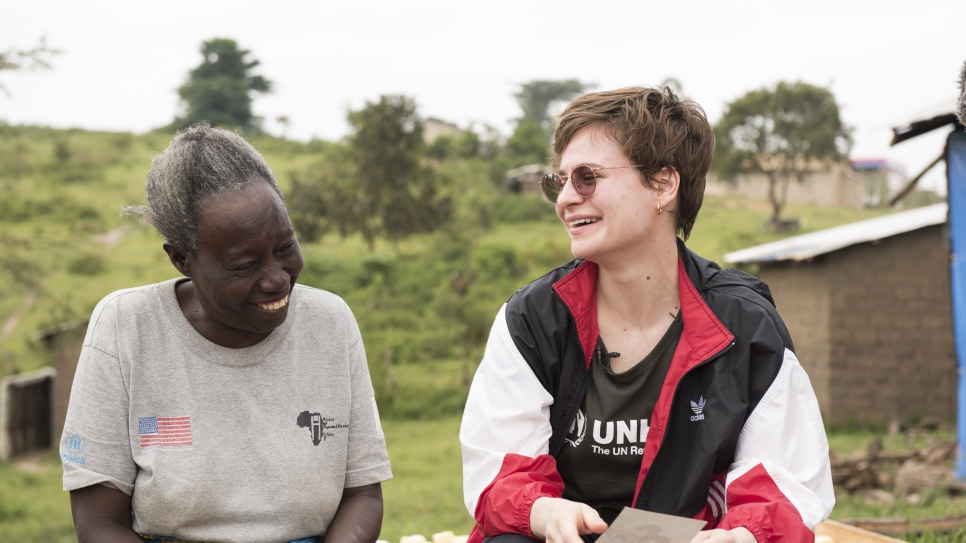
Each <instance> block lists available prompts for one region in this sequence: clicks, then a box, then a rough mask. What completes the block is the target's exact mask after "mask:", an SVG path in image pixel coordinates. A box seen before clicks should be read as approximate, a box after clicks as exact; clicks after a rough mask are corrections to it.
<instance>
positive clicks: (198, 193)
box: [122, 122, 282, 253]
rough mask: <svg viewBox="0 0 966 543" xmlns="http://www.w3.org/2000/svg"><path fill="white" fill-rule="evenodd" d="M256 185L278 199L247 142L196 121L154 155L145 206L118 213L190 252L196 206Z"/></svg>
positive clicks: (269, 177) (267, 173) (193, 244)
mask: <svg viewBox="0 0 966 543" xmlns="http://www.w3.org/2000/svg"><path fill="white" fill-rule="evenodd" d="M259 181H262V182H265V183H268V184H269V185H270V186H271V187H272V188H273V189H275V192H276V193H278V196H279V198H281V197H282V190H281V189H280V188H279V186H278V182H277V181H276V180H275V176H274V175H273V174H272V170H271V168H269V167H268V164H267V163H266V162H265V159H263V158H262V156H261V155H260V154H258V151H256V150H255V148H254V147H252V145H251V144H250V143H248V142H247V141H245V139H244V138H242V137H241V136H239V135H238V134H236V133H234V132H229V131H227V130H223V129H221V128H212V127H211V126H209V125H208V123H207V122H202V123H198V124H196V125H193V126H190V127H188V128H187V129H185V130H183V131H181V132H179V133H178V134H177V135H176V136H175V137H174V139H173V140H171V143H170V144H168V148H167V149H165V150H164V151H163V152H161V154H159V155H157V156H155V157H154V161H153V162H152V163H151V171H149V172H148V178H147V181H145V183H144V196H145V200H146V201H147V205H144V206H126V207H125V208H124V209H123V210H122V213H123V214H127V215H135V216H138V217H141V219H143V220H144V221H146V222H148V223H150V224H151V225H153V226H154V227H155V228H156V229H157V230H158V233H160V234H161V236H163V237H164V238H165V239H167V240H168V242H169V243H171V244H172V245H174V246H175V247H178V248H179V249H181V250H182V251H186V252H189V253H191V252H194V250H195V249H196V248H197V247H198V243H200V242H201V237H200V234H199V232H198V223H199V221H200V218H201V206H202V205H203V204H204V203H205V202H206V201H207V200H208V199H210V198H212V197H214V196H218V195H220V194H223V193H225V192H228V191H239V190H241V189H242V188H244V187H246V186H247V185H249V184H251V183H256V182H259Z"/></svg>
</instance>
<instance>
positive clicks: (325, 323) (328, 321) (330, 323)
mask: <svg viewBox="0 0 966 543" xmlns="http://www.w3.org/2000/svg"><path fill="white" fill-rule="evenodd" d="M292 300H293V303H294V304H295V311H296V315H295V318H297V319H298V321H297V326H298V327H299V328H304V327H309V328H310V329H312V330H314V331H318V330H319V329H320V328H321V329H329V330H332V329H336V328H341V329H344V330H349V331H350V334H351V335H357V332H353V330H358V325H357V324H356V319H355V316H354V315H353V314H352V310H351V309H350V308H349V305H348V304H347V303H346V302H345V300H343V299H342V298H341V297H339V296H338V295H336V294H333V293H331V292H329V291H327V290H322V289H318V288H315V287H310V286H307V285H301V284H296V285H295V290H294V291H293V293H292ZM313 333H314V332H313Z"/></svg>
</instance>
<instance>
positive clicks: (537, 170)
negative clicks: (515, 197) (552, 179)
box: [503, 164, 550, 194]
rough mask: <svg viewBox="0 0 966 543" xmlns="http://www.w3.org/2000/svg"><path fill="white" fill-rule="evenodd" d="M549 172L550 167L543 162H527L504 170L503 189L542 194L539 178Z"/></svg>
mask: <svg viewBox="0 0 966 543" xmlns="http://www.w3.org/2000/svg"><path fill="white" fill-rule="evenodd" d="M548 173H550V169H549V168H547V167H546V166H544V165H543V164H527V165H526V166H520V167H519V168H513V169H512V170H510V171H508V172H506V177H505V178H504V182H503V189H504V190H506V191H507V192H513V193H517V194H526V193H532V194H542V191H541V190H540V180H541V179H543V176H544V175H546V174H548Z"/></svg>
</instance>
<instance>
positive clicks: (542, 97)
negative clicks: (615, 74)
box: [507, 79, 593, 162]
mask: <svg viewBox="0 0 966 543" xmlns="http://www.w3.org/2000/svg"><path fill="white" fill-rule="evenodd" d="M592 86H593V84H590V83H583V82H581V81H579V80H577V79H563V80H539V79H538V80H533V81H530V82H529V83H523V84H521V85H520V90H519V92H517V93H516V94H514V95H513V97H514V98H516V100H517V104H519V105H520V110H521V112H522V113H523V116H522V117H520V118H519V119H517V126H516V128H515V129H514V131H513V135H512V136H510V139H508V140H507V152H508V153H509V154H510V156H512V157H514V158H515V159H517V160H518V161H520V162H543V161H544V160H546V157H547V155H549V154H550V151H549V147H550V134H551V132H552V130H551V128H552V126H553V117H552V116H551V113H550V110H551V108H552V107H553V106H554V105H555V104H558V103H560V102H566V101H569V100H571V99H573V98H574V97H575V96H577V95H578V94H581V93H583V92H585V91H586V90H587V89H589V88H590V87H592Z"/></svg>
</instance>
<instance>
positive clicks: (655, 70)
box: [0, 0, 966, 186]
mask: <svg viewBox="0 0 966 543" xmlns="http://www.w3.org/2000/svg"><path fill="white" fill-rule="evenodd" d="M40 36H46V37H47V41H48V44H49V45H51V46H53V47H56V48H59V49H62V50H63V51H64V54H63V55H61V56H58V57H56V58H55V59H54V68H53V70H51V71H47V72H26V73H8V72H0V82H3V84H4V85H6V87H7V88H8V89H9V91H10V95H9V96H3V95H0V119H3V120H5V121H7V122H8V123H13V124H18V123H25V124H41V125H50V126H55V127H81V128H87V129H102V130H124V131H134V132H144V131H147V130H150V129H152V128H154V127H157V126H161V125H164V124H167V123H168V122H170V121H171V119H172V118H173V117H174V115H175V114H177V113H178V112H179V104H178V97H177V91H176V89H177V88H178V86H180V85H181V84H182V83H183V82H184V81H185V78H186V76H187V73H188V71H189V70H190V69H191V68H192V67H194V66H196V65H197V64H199V63H200V61H201V55H200V53H199V52H198V49H199V46H200V44H201V42H202V41H203V40H206V39H211V38H213V37H227V38H232V39H235V40H237V41H238V43H239V44H240V45H241V47H242V48H244V49H248V50H250V51H251V52H252V58H256V59H258V60H260V61H261V63H262V64H261V66H260V67H259V73H261V74H262V75H264V76H265V77H267V78H268V79H270V80H272V81H273V82H274V84H275V87H274V88H275V92H274V93H273V94H271V95H268V96H265V97H261V98H258V99H256V101H255V105H254V109H255V112H256V114H258V115H261V116H263V117H264V118H265V119H266V123H265V127H266V129H268V130H269V131H270V132H273V133H276V134H278V133H280V131H281V127H280V125H278V123H276V122H275V121H274V119H275V118H276V117H278V116H279V115H285V116H288V117H289V118H290V119H291V127H290V129H289V132H288V135H289V136H290V137H295V138H299V139H309V138H312V137H319V138H323V139H338V138H340V137H342V136H344V135H345V133H346V131H347V125H346V121H345V114H346V112H347V110H348V109H350V108H358V107H360V106H362V105H363V104H364V103H365V101H366V100H375V99H377V98H378V96H379V95H380V94H400V93H401V94H408V95H411V96H414V97H415V98H416V100H417V103H418V104H419V107H420V112H421V114H422V115H423V116H433V117H438V118H441V119H444V120H448V121H451V122H455V123H457V124H460V125H462V126H465V125H468V124H469V123H485V124H490V125H493V126H495V127H496V128H497V129H499V130H500V131H501V132H502V133H504V134H508V133H509V132H510V130H511V126H512V125H511V123H510V121H511V119H513V118H514V117H516V116H518V115H519V110H518V108H517V105H516V102H515V101H514V100H513V96H512V95H513V92H514V91H515V90H516V89H517V86H518V84H519V83H522V82H525V81H529V80H532V79H566V78H572V77H576V78H579V79H581V80H583V81H589V82H593V83H596V85H597V86H596V88H597V89H601V90H603V89H611V88H617V87H623V86H628V85H638V84H658V83H660V82H661V81H663V80H664V79H665V78H667V77H674V78H676V79H678V80H679V81H681V83H682V85H683V88H684V93H685V94H686V95H687V96H689V97H691V98H692V99H694V100H696V101H698V102H699V103H700V104H701V105H703V106H704V108H705V110H706V111H707V112H708V116H709V118H710V119H711V121H712V122H714V121H716V120H717V119H718V118H719V117H720V115H721V113H722V111H723V109H724V107H725V104H726V103H727V102H729V101H731V100H733V99H735V98H737V97H739V96H740V95H742V94H743V93H744V92H746V91H748V90H751V89H755V88H759V87H762V86H765V85H771V84H774V83H775V82H777V81H779V80H790V81H793V80H802V81H806V82H808V83H812V84H816V85H822V86H828V87H829V88H830V89H831V90H832V91H833V92H834V93H835V95H836V97H837V98H838V101H839V104H840V106H841V108H842V116H843V119H844V120H845V122H846V123H847V124H849V125H850V126H853V127H854V128H855V132H854V138H855V146H854V148H853V151H852V157H853V158H886V159H890V160H892V161H894V162H897V163H899V164H901V165H902V166H904V167H905V169H906V171H907V172H908V173H909V175H913V174H915V173H916V172H917V171H918V170H919V169H921V168H922V167H923V166H924V165H926V164H928V163H929V162H931V160H932V159H933V158H935V157H936V156H938V155H939V153H940V152H941V151H942V145H943V141H944V137H945V136H944V134H933V135H931V136H929V137H922V138H919V140H918V141H917V140H913V141H910V142H907V143H903V144H900V145H899V146H897V147H895V148H889V147H888V143H889V139H890V137H891V130H890V127H892V126H894V125H896V124H900V123H902V122H903V121H907V120H910V119H912V118H914V117H916V116H917V115H919V114H921V113H923V112H925V111H931V110H934V109H935V108H936V107H937V106H943V105H945V104H950V105H951V104H952V103H953V101H954V100H955V97H956V95H957V92H958V91H957V85H956V80H957V77H958V73H959V69H960V66H961V65H962V63H963V61H964V59H966V1H964V0H943V1H937V0H916V1H914V2H911V1H908V0H907V1H902V2H889V1H883V0H879V1H849V0H838V1H834V2H833V1H825V0H820V1H816V0H812V1H809V2H779V1H777V0H773V1H722V0H716V1H692V2H687V1H677V2H668V1H663V2H650V1H616V0H595V1H593V2H590V1H583V2H576V1H573V0H556V1H554V2H534V1H527V0H511V1H506V0H489V1H486V2H459V1H454V0H449V1H443V0H433V1H419V0H408V1H404V2H403V1H369V2H366V1H360V0H356V1H353V2H345V1H340V2H335V1H324V0H319V1H314V2H309V1H304V0H292V1H283V2H274V3H270V2H265V1H260V2H252V1H241V0H234V1H231V2H229V1H212V0H193V1H182V0H168V1H165V2H150V3H148V2H131V1H130V0H126V1H94V0H88V1H86V2H67V1H60V2H55V1H50V0H29V1H20V2H16V3H13V2H7V3H6V5H5V6H4V7H3V9H2V10H0V50H7V49H9V48H11V47H17V48H26V47H30V46H33V45H34V44H35V43H36V42H37V39H38V38H39V37H40ZM925 181H926V182H927V184H928V185H931V186H938V185H941V184H943V183H944V177H943V171H942V170H941V169H939V168H937V171H934V172H933V174H932V175H930V176H929V178H927V179H926V180H925Z"/></svg>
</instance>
